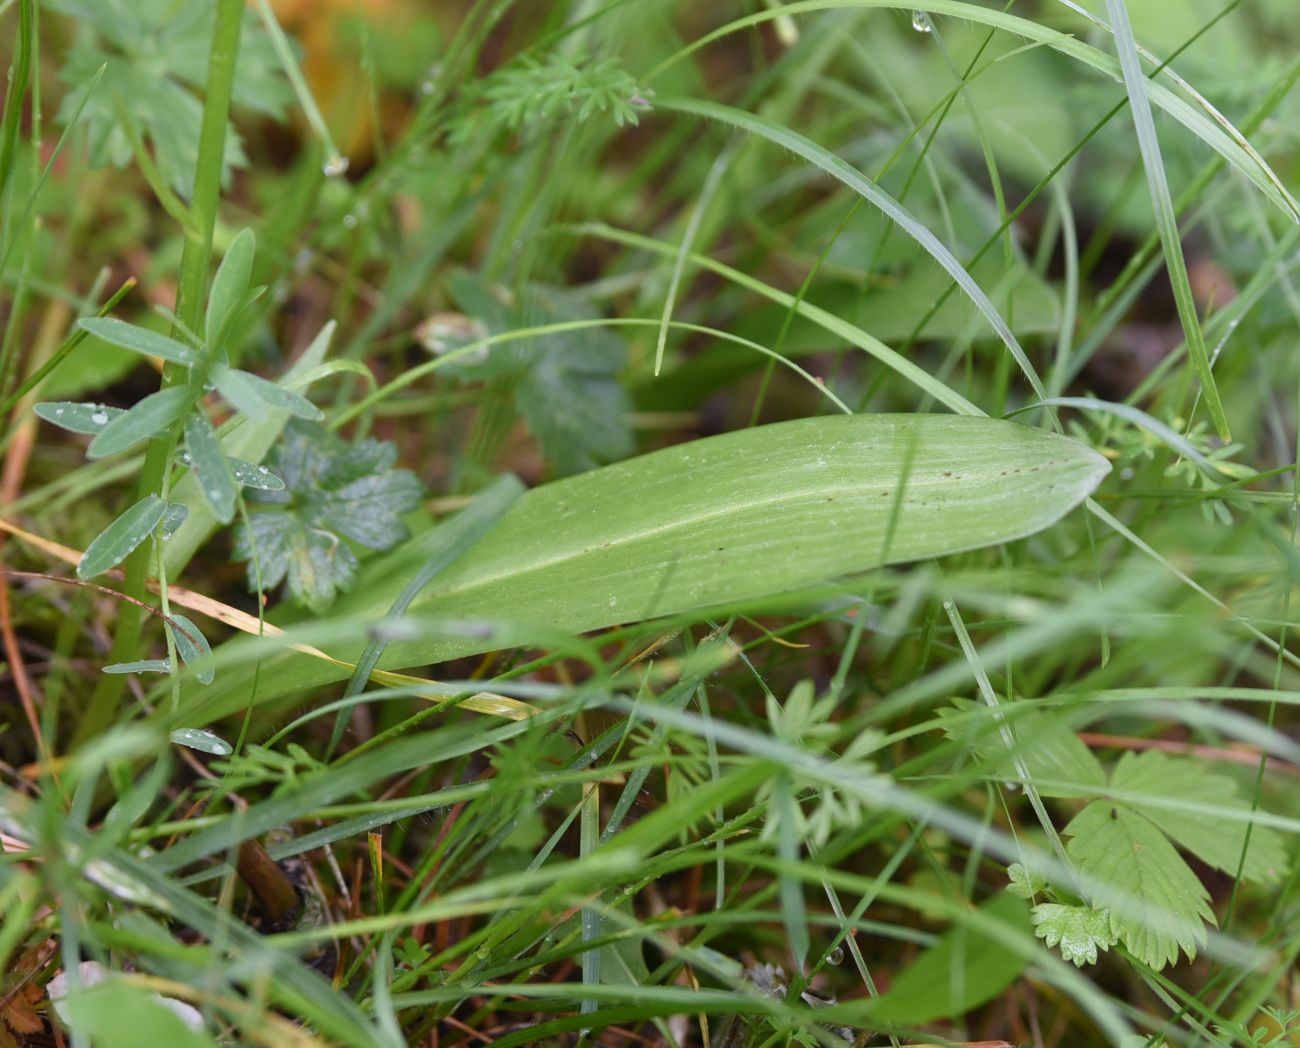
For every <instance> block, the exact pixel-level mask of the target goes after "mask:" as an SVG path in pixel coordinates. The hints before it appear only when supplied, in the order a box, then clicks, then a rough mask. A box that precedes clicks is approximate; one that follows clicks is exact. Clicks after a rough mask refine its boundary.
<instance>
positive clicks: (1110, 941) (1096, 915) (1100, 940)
mask: <svg viewBox="0 0 1300 1048" xmlns="http://www.w3.org/2000/svg"><path fill="white" fill-rule="evenodd" d="M1030 919H1031V920H1032V921H1033V922H1034V934H1035V935H1037V936H1038V937H1039V938H1040V939H1043V940H1044V941H1045V942H1046V943H1047V945H1048V946H1057V945H1059V946H1060V947H1061V956H1062V957H1064V958H1065V959H1066V960H1067V961H1073V962H1074V963H1075V965H1076V966H1078V967H1080V968H1082V967H1083V966H1084V965H1085V964H1096V963H1097V949H1098V947H1100V948H1101V949H1103V950H1109V949H1110V948H1111V947H1112V946H1114V945H1115V943H1116V942H1117V941H1118V940H1117V939H1116V936H1115V932H1114V931H1113V930H1112V928H1111V920H1110V915H1109V914H1108V913H1107V912H1106V911H1105V910H1095V909H1093V908H1092V907H1091V906H1062V905H1060V904H1058V903H1052V902H1044V903H1039V904H1038V905H1037V906H1035V907H1034V908H1033V910H1031V911H1030Z"/></svg>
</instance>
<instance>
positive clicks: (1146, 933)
mask: <svg viewBox="0 0 1300 1048" xmlns="http://www.w3.org/2000/svg"><path fill="white" fill-rule="evenodd" d="M1065 832H1066V833H1067V834H1068V835H1070V837H1071V840H1070V843H1069V845H1068V848H1067V852H1068V854H1069V856H1070V859H1071V861H1072V862H1073V863H1074V864H1075V865H1076V866H1077V867H1078V869H1079V872H1080V873H1082V874H1083V875H1084V876H1085V877H1086V878H1089V879H1090V880H1089V888H1090V890H1091V889H1093V888H1094V886H1095V890H1094V891H1093V903H1094V904H1095V905H1097V906H1098V907H1104V908H1106V909H1109V910H1110V922H1111V929H1112V931H1114V932H1115V934H1116V935H1117V936H1118V937H1119V939H1120V941H1121V942H1123V944H1124V945H1125V947H1127V948H1128V949H1129V950H1130V951H1131V952H1132V953H1133V955H1134V956H1135V957H1137V958H1138V959H1139V960H1141V961H1142V962H1143V963H1144V964H1147V965H1150V966H1151V967H1152V968H1154V969H1156V970H1157V971H1158V970H1159V969H1161V968H1163V967H1164V966H1165V965H1167V964H1173V963H1174V962H1175V961H1177V960H1178V951H1179V949H1180V948H1181V949H1182V951H1183V952H1184V953H1186V954H1187V957H1188V959H1193V958H1195V957H1196V949H1197V945H1198V944H1201V943H1204V941H1205V926H1204V922H1207V921H1208V922H1209V923H1211V924H1214V923H1216V922H1215V917H1214V911H1213V910H1212V909H1211V908H1210V896H1209V893H1208V892H1207V891H1206V890H1205V886H1204V885H1203V884H1201V882H1200V880H1199V879H1198V878H1197V876H1196V874H1194V873H1193V872H1192V870H1191V868H1190V867H1189V866H1188V865H1187V863H1186V862H1184V861H1183V857H1182V856H1181V855H1179V854H1178V852H1177V851H1176V850H1175V849H1174V846H1173V845H1172V844H1170V843H1169V841H1168V840H1167V839H1166V837H1165V835H1164V834H1163V833H1161V832H1160V830H1159V829H1157V828H1156V826H1155V825H1154V824H1153V823H1151V822H1150V821H1149V820H1147V819H1146V818H1145V817H1143V816H1141V815H1139V814H1137V813H1136V812H1133V811H1130V810H1128V809H1127V808H1125V807H1124V806H1122V805H1119V804H1115V803H1112V802H1111V801H1093V803H1091V804H1089V805H1088V806H1087V807H1086V808H1084V809H1083V811H1081V812H1080V813H1079V814H1078V815H1076V816H1075V817H1074V819H1073V820H1071V822H1070V824H1069V825H1068V826H1066V828H1065Z"/></svg>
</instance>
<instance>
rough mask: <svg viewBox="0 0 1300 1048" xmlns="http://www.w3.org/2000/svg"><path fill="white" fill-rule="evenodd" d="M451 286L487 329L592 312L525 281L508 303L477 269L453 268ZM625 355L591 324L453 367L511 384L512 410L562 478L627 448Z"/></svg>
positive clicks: (502, 347) (505, 346)
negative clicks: (517, 296)
mask: <svg viewBox="0 0 1300 1048" xmlns="http://www.w3.org/2000/svg"><path fill="white" fill-rule="evenodd" d="M449 283H450V287H451V291H452V294H453V296H454V297H455V300H456V303H457V305H459V306H460V308H461V309H462V310H464V312H465V313H466V314H468V315H469V316H470V317H472V318H473V320H474V321H477V322H478V324H479V325H480V326H481V327H483V328H484V329H486V330H487V331H488V332H491V333H493V334H497V333H501V332H505V331H510V330H514V329H519V328H526V327H535V326H540V325H544V324H550V323H556V322H561V321H566V320H575V319H592V318H594V317H596V316H597V313H596V311H595V310H593V309H592V307H591V305H590V303H588V302H587V301H586V300H585V299H583V298H582V297H581V296H579V295H576V294H574V293H572V292H569V291H562V290H559V289H557V288H550V287H542V286H538V285H530V286H528V287H526V288H525V289H524V290H523V292H522V293H521V295H520V300H519V302H518V303H517V304H514V305H511V306H507V305H506V304H504V303H503V302H502V301H501V299H500V298H499V297H498V295H497V294H495V293H494V291H493V289H492V287H491V286H490V285H488V284H487V283H486V282H485V281H484V280H483V279H482V278H481V277H479V276H477V275H476V274H472V273H468V272H466V271H464V270H458V271H456V272H455V273H453V275H452V278H451V280H450V281H449ZM626 360H627V347H626V346H625V345H624V344H623V342H622V340H621V339H619V338H618V337H617V336H616V335H614V334H613V333H611V332H610V331H607V330H600V329H595V330H589V331H582V332H577V333H558V334H550V335H543V336H540V337H538V338H536V339H527V340H518V341H513V342H505V343H501V344H499V345H495V346H493V347H491V348H490V350H489V351H488V354H487V356H486V358H485V359H483V360H482V361H480V362H473V363H471V362H468V361H467V362H465V363H464V364H462V365H461V366H460V367H459V368H458V369H457V372H458V373H460V374H463V375H465V376H467V377H493V378H498V377H499V378H505V379H508V380H509V381H511V382H512V384H513V387H514V397H515V404H516V407H517V408H518V410H519V413H520V415H521V416H522V417H523V419H524V422H525V423H526V424H527V426H528V428H529V430H530V431H531V432H532V434H533V436H534V437H536V438H537V442H538V444H540V445H541V449H542V453H543V454H544V455H545V456H546V458H547V460H548V461H549V462H551V463H552V464H553V465H554V467H555V471H556V472H557V473H558V474H560V475H561V476H567V475H569V474H573V473H581V472H583V471H585V470H589V469H592V468H594V467H595V466H597V465H600V464H601V463H603V462H610V461H613V460H615V459H620V458H623V457H625V456H626V455H627V454H629V453H630V452H631V451H632V434H631V430H630V428H629V426H628V421H627V420H628V415H629V414H630V412H631V410H632V408H631V401H630V399H629V398H628V396H627V393H626V392H625V390H624V389H623V386H622V384H621V383H620V382H619V380H618V376H619V374H620V372H622V370H623V368H624V366H625V364H626Z"/></svg>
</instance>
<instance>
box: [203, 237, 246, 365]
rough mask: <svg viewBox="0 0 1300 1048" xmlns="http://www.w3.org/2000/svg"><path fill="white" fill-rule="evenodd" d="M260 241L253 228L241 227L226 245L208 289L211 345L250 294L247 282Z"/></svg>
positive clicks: (206, 325) (207, 331)
mask: <svg viewBox="0 0 1300 1048" xmlns="http://www.w3.org/2000/svg"><path fill="white" fill-rule="evenodd" d="M256 248H257V241H256V240H255V239H254V237H253V231H252V230H251V229H242V230H240V231H239V233H237V234H236V235H235V239H234V240H232V241H231V242H230V246H229V247H228V248H227V249H226V257H225V258H223V259H222V260H221V265H220V266H218V267H217V275H216V276H214V277H213V278H212V290H211V291H210V292H208V309H207V313H206V315H205V319H204V326H203V331H204V338H205V339H207V342H208V345H209V346H215V345H218V344H219V343H220V341H221V337H222V335H224V334H225V328H226V325H227V324H228V322H229V321H230V318H231V317H233V316H234V314H235V312H236V311H237V310H238V309H239V307H240V306H241V305H242V304H243V301H244V296H245V295H247V294H248V282H249V280H250V278H251V277H252V274H253V255H254V252H255V251H256Z"/></svg>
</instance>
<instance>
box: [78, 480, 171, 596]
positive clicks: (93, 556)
mask: <svg viewBox="0 0 1300 1048" xmlns="http://www.w3.org/2000/svg"><path fill="white" fill-rule="evenodd" d="M166 512H167V503H165V502H164V501H163V500H162V499H160V498H158V496H156V495H146V496H145V497H144V498H142V499H141V500H140V501H139V502H137V503H136V504H135V505H134V506H132V507H131V508H130V509H128V510H127V511H126V512H125V513H123V514H122V515H121V516H120V517H118V518H117V520H115V521H113V523H112V524H110V525H109V526H108V527H106V528H105V529H104V530H103V531H101V532H100V533H99V534H98V535H97V536H96V537H95V539H94V541H93V542H91V544H90V545H89V546H87V547H86V552H85V553H83V554H82V555H81V562H80V563H79V564H78V565H77V577H78V578H81V579H90V578H94V577H95V576H96V575H100V574H103V573H104V572H105V571H107V570H108V569H109V568H111V567H113V566H114V565H116V564H120V563H121V562H122V561H124V560H125V559H126V558H127V557H129V556H130V555H131V553H132V551H134V550H135V548H136V547H137V546H139V545H140V543H142V542H143V541H144V540H145V539H147V538H148V537H149V535H150V534H151V533H152V532H153V529H154V528H156V527H157V526H158V524H159V523H160V522H161V521H162V519H163V516H164V515H165V514H166Z"/></svg>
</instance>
